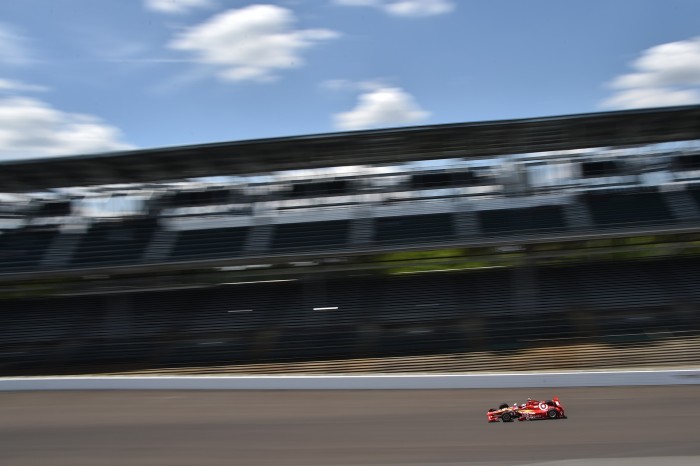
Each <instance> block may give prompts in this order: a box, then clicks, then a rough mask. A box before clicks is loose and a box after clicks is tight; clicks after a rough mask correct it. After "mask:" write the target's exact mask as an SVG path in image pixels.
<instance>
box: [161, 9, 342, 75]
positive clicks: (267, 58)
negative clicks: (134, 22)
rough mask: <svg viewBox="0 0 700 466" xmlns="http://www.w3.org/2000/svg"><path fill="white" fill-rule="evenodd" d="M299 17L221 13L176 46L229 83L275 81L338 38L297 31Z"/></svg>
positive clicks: (325, 31) (190, 31)
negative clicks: (304, 54)
mask: <svg viewBox="0 0 700 466" xmlns="http://www.w3.org/2000/svg"><path fill="white" fill-rule="evenodd" d="M295 22H296V18H295V16H294V14H293V13H292V12H291V11H290V10H288V9H286V8H282V7H278V6H275V5H251V6H248V7H245V8H241V9H238V10H229V11H226V12H223V13H221V14H218V15H216V16H214V17H212V18H210V19H209V20H207V21H206V22H204V23H202V24H199V25H197V26H194V27H192V28H190V29H188V30H186V31H185V32H183V33H182V34H180V35H179V36H178V37H176V38H175V39H174V40H173V41H172V42H171V43H170V47H171V48H172V49H175V50H181V51H187V52H192V53H194V54H195V55H196V58H197V61H198V62H199V63H202V64H205V65H210V66H213V67H215V68H216V69H217V70H218V72H217V76H218V77H219V78H220V79H222V80H224V81H245V80H250V81H270V80H273V79H275V78H277V72H278V71H281V70H284V69H290V68H298V67H300V66H302V65H303V64H304V61H303V59H302V57H301V52H302V51H303V50H304V49H307V48H309V47H311V46H313V45H314V44H315V43H316V42H318V41H322V40H328V39H333V38H335V37H338V35H339V34H338V33H337V32H335V31H331V30H328V29H295V28H294V25H295Z"/></svg>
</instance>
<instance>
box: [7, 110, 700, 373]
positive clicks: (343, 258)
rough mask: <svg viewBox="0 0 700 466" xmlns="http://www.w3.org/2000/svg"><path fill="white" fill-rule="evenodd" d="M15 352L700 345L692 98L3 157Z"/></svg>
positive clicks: (498, 356) (207, 355) (603, 354)
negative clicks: (647, 105) (593, 110)
mask: <svg viewBox="0 0 700 466" xmlns="http://www.w3.org/2000/svg"><path fill="white" fill-rule="evenodd" d="M0 196H1V197H0V200H1V201H2V203H1V204H0V324H1V325H2V330H0V368H1V370H2V373H3V374H4V375H35V374H74V373H75V374H77V373H284V372H304V373H331V372H353V373H357V372H375V371H382V372H432V371H438V372H467V371H482V370H489V371H490V370H532V369H533V368H540V369H584V368H610V367H658V366H691V365H697V364H698V363H699V362H700V335H698V331H699V330H700V328H699V325H698V318H699V317H700V307H699V305H700V286H698V285H700V271H699V270H700V268H699V267H698V266H700V246H699V244H700V243H699V242H700V106H689V107H674V108H666V109H653V110H633V111H623V112H607V113H597V114H585V115H573V116H563V117H551V118H537V119H526V120H512V121H497V122H480V123H465V124H454V125H440V126H428V127H415V128H401V129H391V130H376V131H360V132H351V133H342V134H329V135H315V136H304V137H289V138H277V139H268V140H258V141H243V142H232V143H220V144H209V145H201V146H188V147H176V148H163V149H150V150H139V151H132V152H125V153H113V154H103V155H91V156H70V157H62V158H51V159H39V160H29V161H15V162H3V163H0Z"/></svg>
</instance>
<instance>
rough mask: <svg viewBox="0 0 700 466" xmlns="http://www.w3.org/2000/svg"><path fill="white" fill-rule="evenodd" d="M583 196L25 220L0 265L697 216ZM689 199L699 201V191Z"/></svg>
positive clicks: (173, 257) (429, 238)
mask: <svg viewBox="0 0 700 466" xmlns="http://www.w3.org/2000/svg"><path fill="white" fill-rule="evenodd" d="M676 194H677V193H676ZM583 199H584V202H582V203H578V204H576V205H569V206H566V205H544V206H534V207H524V208H518V209H497V210H478V211H474V212H463V213H459V214H454V213H426V214H423V215H398V216H384V217H377V218H371V219H355V220H328V221H311V222H301V223H280V224H276V225H262V226H258V227H251V226H239V227H219V228H198V229H180V230H178V231H168V230H166V229H163V227H159V223H158V221H157V219H155V218H145V219H123V220H110V221H101V222H97V223H95V224H93V225H92V226H91V227H90V228H89V230H88V231H87V232H86V233H75V232H61V231H60V229H59V228H58V227H57V226H42V227H35V226H30V227H25V228H21V229H17V230H7V231H4V232H2V234H0V258H1V259H2V261H1V262H0V273H11V272H21V271H33V270H52V269H60V268H72V267H73V268H74V267H79V268H82V267H91V266H102V267H104V266H113V265H126V264H139V263H144V262H161V261H165V262H167V261H186V260H204V259H226V258H235V257H239V256H241V255H243V254H247V253H252V252H255V253H258V254H259V253H271V254H274V253H280V252H298V251H311V250H324V251H327V250H334V249H338V250H342V249H343V248H348V247H352V246H358V245H363V244H364V245H401V244H407V243H411V244H415V243H436V242H441V241H457V240H459V239H464V238H468V237H472V238H479V237H484V238H491V237H500V236H511V235H522V234H532V233H556V232H563V231H567V230H569V231H570V230H578V231H580V230H581V229H583V228H586V227H588V228H590V229H601V228H610V227H619V226H640V225H662V224H674V223H677V222H682V221H689V220H690V221H695V220H700V218H695V217H694V216H693V215H695V213H697V211H698V209H697V208H696V209H695V210H693V209H689V208H687V206H686V208H685V210H684V209H683V205H681V204H682V202H681V201H682V200H685V201H688V199H687V198H676V197H674V196H671V195H664V194H662V193H659V192H635V193H631V194H614V193H613V194H611V193H601V194H590V195H586V196H583ZM679 199H680V200H679ZM691 199H695V201H694V202H700V196H695V197H691ZM688 202H689V201H688ZM698 205H699V206H700V204H698ZM574 207H576V208H574ZM368 222H369V223H368ZM360 229H365V230H367V234H361V232H359V230H360Z"/></svg>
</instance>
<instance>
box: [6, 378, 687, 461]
mask: <svg viewBox="0 0 700 466" xmlns="http://www.w3.org/2000/svg"><path fill="white" fill-rule="evenodd" d="M553 395H559V397H560V398H561V399H562V403H563V404H564V405H565V406H566V408H567V414H568V415H569V419H566V420H556V421H537V422H520V423H511V424H501V423H499V424H487V423H486V416H485V412H486V410H487V409H488V408H490V407H495V406H496V405H498V404H499V403H502V402H507V403H514V402H516V401H518V402H520V401H522V400H524V399H525V398H527V397H528V396H529V397H532V398H550V397H551V396H553ZM699 417H700V386H676V387H627V388H585V389H584V388H581V389H572V388H569V389H557V390H542V389H517V390H513V389H508V390H447V391H443V390H424V391H413V390H402V391H324V392H321V391H285V392H281V391H268V392H235V391H228V392H220V391H216V392H207V391H198V392H194V391H184V392H183V391H178V392H175V391H141V392H134V391H121V392H117V391H108V392H5V393H2V394H0V464H2V465H3V466H15V465H20V466H38V465H52V466H55V465H70V466H83V465H86V466H87V465H89V466H103V465H137V466H141V465H144V466H150V465H163V466H180V465H182V466H185V465H186V466H209V465H244V466H248V465H250V466H258V465H282V466H302V465H303V466H317V465H327V466H341V465H342V466H350V465H352V466H355V465H358V466H359V465H364V466H367V465H372V466H379V465H381V466H389V465H391V466H394V465H424V466H457V465H473V464H477V465H478V464H484V465H497V464H499V465H526V464H527V465H531V464H542V463H545V464H552V465H555V464H556V465H576V466H579V465H588V464H598V465H603V464H604V465H606V466H607V465H613V464H615V465H618V464H638V465H646V464H649V465H651V464H665V465H666V466H675V465H681V464H682V465H686V464H695V465H697V464H700V428H699V427H698V424H697V423H698V418H699ZM645 457H646V458H650V459H647V460H645V461H640V460H631V458H645ZM662 457H666V458H664V459H662ZM601 458H608V460H605V461H603V460H600V459H601ZM562 460H569V461H563V462H560V461H562ZM550 462H552V463H550Z"/></svg>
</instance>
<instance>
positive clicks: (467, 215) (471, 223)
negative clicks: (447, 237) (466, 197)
mask: <svg viewBox="0 0 700 466" xmlns="http://www.w3.org/2000/svg"><path fill="white" fill-rule="evenodd" d="M454 222H455V228H456V230H457V236H458V237H460V238H470V237H473V236H477V235H478V234H479V222H478V220H477V218H476V212H474V210H473V208H472V204H471V203H470V202H467V201H458V202H457V203H456V204H455V209H454Z"/></svg>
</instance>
